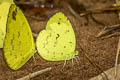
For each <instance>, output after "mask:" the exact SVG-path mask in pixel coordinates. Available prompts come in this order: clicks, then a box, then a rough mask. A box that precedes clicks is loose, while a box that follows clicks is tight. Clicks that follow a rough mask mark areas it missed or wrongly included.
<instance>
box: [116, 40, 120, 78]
mask: <svg viewBox="0 0 120 80" xmlns="http://www.w3.org/2000/svg"><path fill="white" fill-rule="evenodd" d="M119 54H120V38H119V42H118V49H117V54H116V60H115V80H118V78H117V76H118V73H117V71H118V58H119Z"/></svg>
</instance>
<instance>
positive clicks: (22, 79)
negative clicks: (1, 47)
mask: <svg viewBox="0 0 120 80" xmlns="http://www.w3.org/2000/svg"><path fill="white" fill-rule="evenodd" d="M50 70H51V67H49V68H46V69H43V70H40V71H37V72H34V73H31V74H29V75H27V76H25V77H23V78H20V79H17V80H29V79H31V78H34V77H36V76H38V75H40V74H42V73H45V72H47V71H50Z"/></svg>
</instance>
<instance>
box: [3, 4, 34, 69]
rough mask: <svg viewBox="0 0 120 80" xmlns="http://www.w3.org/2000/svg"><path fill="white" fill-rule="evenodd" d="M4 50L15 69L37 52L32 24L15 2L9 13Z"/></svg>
mask: <svg viewBox="0 0 120 80" xmlns="http://www.w3.org/2000/svg"><path fill="white" fill-rule="evenodd" d="M3 50H4V57H5V60H6V62H7V64H8V66H9V67H10V68H11V69H13V70H17V69H19V68H21V67H22V66H23V65H24V64H25V63H26V62H27V61H28V60H29V59H30V58H31V57H32V56H33V55H34V52H35V44H34V39H33V36H32V32H31V29H30V26H29V24H28V22H27V20H26V18H25V16H24V14H23V13H22V11H21V10H20V9H19V8H18V7H17V6H16V5H14V4H12V5H11V7H10V11H9V14H8V21H7V32H6V37H5V42H4V48H3Z"/></svg>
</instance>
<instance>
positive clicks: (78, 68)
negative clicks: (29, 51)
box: [0, 0, 119, 80]
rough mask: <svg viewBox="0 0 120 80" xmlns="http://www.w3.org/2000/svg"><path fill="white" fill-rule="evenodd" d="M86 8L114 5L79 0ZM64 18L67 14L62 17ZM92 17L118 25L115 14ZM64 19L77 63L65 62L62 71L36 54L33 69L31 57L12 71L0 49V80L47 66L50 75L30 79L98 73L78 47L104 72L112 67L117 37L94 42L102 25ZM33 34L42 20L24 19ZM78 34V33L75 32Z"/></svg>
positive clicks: (64, 79)
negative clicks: (70, 27)
mask: <svg viewBox="0 0 120 80" xmlns="http://www.w3.org/2000/svg"><path fill="white" fill-rule="evenodd" d="M79 2H80V3H82V4H83V5H84V6H85V7H86V8H87V9H89V10H90V9H99V8H104V7H109V6H110V5H112V4H114V1H113V0H79ZM66 16H67V14H66ZM94 17H95V18H96V19H97V20H98V21H100V22H102V23H104V24H105V25H106V26H111V25H115V24H118V23H119V20H118V15H117V14H116V13H114V12H113V13H102V14H95V15H94ZM68 18H69V19H70V21H71V22H72V24H73V26H74V31H75V34H76V39H77V45H76V46H77V47H76V50H78V51H79V55H78V56H79V58H80V62H79V64H77V63H76V62H75V63H74V66H72V63H71V60H70V61H67V64H66V66H65V67H64V69H63V70H62V67H63V64H64V62H48V61H45V60H43V59H42V58H41V57H40V56H39V55H38V54H37V53H36V54H35V59H36V61H37V63H38V64H40V65H39V66H37V67H36V68H34V69H32V68H33V66H35V64H34V61H33V58H31V59H30V60H29V61H28V62H27V63H26V64H25V65H24V66H23V67H22V68H21V69H19V70H17V71H12V70H11V69H9V68H8V66H7V64H6V63H5V60H4V56H3V54H4V53H3V51H2V49H0V80H15V79H17V78H21V77H23V76H25V75H27V74H29V73H30V72H35V71H38V70H41V69H44V68H47V67H52V70H51V71H50V72H47V73H44V74H42V75H39V76H37V77H35V78H34V79H32V80H88V79H90V78H91V77H94V76H96V75H98V74H99V72H98V71H97V70H96V68H94V67H93V66H92V65H91V64H90V63H89V61H88V60H87V59H86V57H85V55H84V52H82V51H81V50H80V46H79V45H78V43H80V45H81V47H82V48H83V49H84V50H85V51H86V52H87V53H88V56H89V57H90V58H91V59H92V60H93V61H94V63H96V64H98V65H99V66H100V67H101V69H102V70H108V69H109V68H111V67H113V66H114V63H115V55H116V50H117V43H118V37H112V38H107V39H103V40H102V39H98V38H96V37H95V36H96V35H97V34H98V33H99V32H100V31H101V30H102V29H103V28H104V26H102V25H100V24H97V23H95V22H94V21H93V20H92V19H91V18H90V17H89V23H88V24H86V19H85V18H83V17H81V18H80V20H77V19H75V18H74V17H73V16H71V15H68ZM28 20H29V23H30V25H31V29H32V31H33V32H36V33H38V32H39V31H40V30H42V29H43V28H44V27H45V23H46V22H45V21H36V20H32V19H30V18H28ZM78 32H79V33H78Z"/></svg>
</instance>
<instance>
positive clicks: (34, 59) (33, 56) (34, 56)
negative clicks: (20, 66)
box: [33, 55, 37, 65]
mask: <svg viewBox="0 0 120 80" xmlns="http://www.w3.org/2000/svg"><path fill="white" fill-rule="evenodd" d="M33 60H34V63H35V65H36V64H37V63H36V60H35V55H33Z"/></svg>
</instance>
